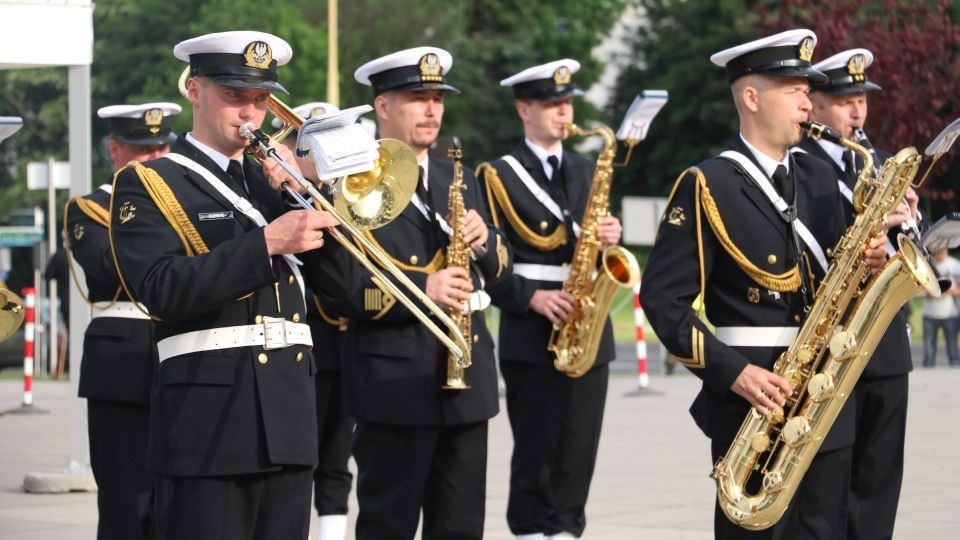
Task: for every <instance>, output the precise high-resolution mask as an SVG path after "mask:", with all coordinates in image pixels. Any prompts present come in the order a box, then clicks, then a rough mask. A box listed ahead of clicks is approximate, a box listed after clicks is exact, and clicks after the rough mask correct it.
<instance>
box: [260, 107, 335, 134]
mask: <svg viewBox="0 0 960 540" xmlns="http://www.w3.org/2000/svg"><path fill="white" fill-rule="evenodd" d="M339 110H340V107H337V106H336V105H333V104H331V103H327V102H326V101H311V102H310V103H304V104H303V105H298V106H296V107H294V108H293V112H295V113H297V115H298V116H299V117H300V118H303V119H304V120H309V119H311V118H316V117H318V116H323V115H325V114H328V113H333V112H338V111H339ZM270 125H271V126H273V129H280V127H282V126H283V121H282V120H280V119H279V118H274V119H273V120H271V121H270Z"/></svg>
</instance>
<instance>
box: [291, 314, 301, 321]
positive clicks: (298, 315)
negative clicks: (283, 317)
mask: <svg viewBox="0 0 960 540" xmlns="http://www.w3.org/2000/svg"><path fill="white" fill-rule="evenodd" d="M290 318H291V319H293V322H300V314H299V313H294V314H293V317H290Z"/></svg>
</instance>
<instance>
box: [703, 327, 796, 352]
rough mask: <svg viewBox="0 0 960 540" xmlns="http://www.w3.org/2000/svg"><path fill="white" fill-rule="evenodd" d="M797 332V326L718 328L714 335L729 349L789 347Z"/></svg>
mask: <svg viewBox="0 0 960 540" xmlns="http://www.w3.org/2000/svg"><path fill="white" fill-rule="evenodd" d="M799 330H800V328H799V327H797V326H718V327H717V328H716V329H715V330H714V335H715V336H717V339H719V340H720V341H722V342H723V343H725V344H727V345H729V346H731V347H789V346H790V344H791V343H793V340H794V339H796V338H797V333H798V332H799Z"/></svg>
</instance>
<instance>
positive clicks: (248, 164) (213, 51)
mask: <svg viewBox="0 0 960 540" xmlns="http://www.w3.org/2000/svg"><path fill="white" fill-rule="evenodd" d="M173 52H174V56H176V57H177V58H178V59H180V60H183V61H187V62H189V64H190V78H189V80H188V81H187V83H186V88H187V92H188V99H189V101H190V104H191V106H192V109H193V128H192V131H191V132H190V133H187V134H185V135H181V136H180V137H179V138H178V139H177V141H176V142H174V144H173V146H172V153H170V154H168V155H167V156H164V157H163V158H159V159H155V160H152V161H148V162H145V163H143V164H132V165H130V166H128V167H127V168H125V169H123V170H122V171H120V173H119V174H118V175H117V177H116V179H115V181H114V195H113V200H112V204H111V214H110V220H111V221H110V223H111V239H112V242H113V245H114V251H115V254H116V258H117V262H118V267H119V270H120V275H121V279H122V280H123V282H124V284H125V286H126V287H127V288H128V290H129V291H130V292H132V293H133V298H134V299H136V300H138V301H140V302H142V303H143V304H144V305H145V306H146V307H147V309H149V311H150V314H151V315H152V316H154V317H156V318H157V322H156V325H155V338H156V340H157V348H158V357H159V361H160V364H159V366H158V368H157V370H158V371H157V387H156V389H155V391H154V394H153V397H152V400H151V408H150V444H149V449H148V456H147V463H148V466H149V468H150V470H152V471H153V472H154V473H155V474H156V504H155V510H156V514H155V515H156V518H155V519H156V521H157V527H156V535H155V536H156V537H158V538H163V539H173V538H176V539H183V538H197V539H201V538H202V539H208V538H250V539H260V538H301V539H305V538H307V536H308V532H309V524H310V491H311V490H310V487H311V483H312V481H313V476H312V473H313V469H314V467H315V466H316V465H317V420H316V399H315V394H316V389H315V384H316V383H315V375H316V362H315V360H314V353H313V352H311V350H310V346H311V344H312V341H311V339H310V329H309V327H308V326H307V325H306V324H304V320H305V317H306V304H305V300H304V293H303V287H304V281H306V285H308V286H309V287H310V288H311V289H313V290H315V291H316V290H323V287H324V286H329V287H331V288H333V287H334V286H340V284H344V286H343V288H342V289H340V290H341V293H337V292H335V291H333V290H331V291H328V293H329V294H331V295H336V294H347V293H349V292H350V286H349V284H350V283H351V281H350V273H349V272H350V269H351V268H352V261H351V260H350V258H349V256H348V255H347V252H346V251H345V250H342V249H339V246H338V245H337V244H336V243H333V242H328V243H326V244H325V243H324V234H323V228H325V227H329V226H334V225H335V224H336V220H335V219H334V218H333V217H332V216H331V215H329V214H327V213H325V212H318V211H313V210H303V209H296V210H293V209H292V208H291V206H289V205H288V204H285V200H284V199H283V198H281V196H280V195H279V193H278V192H277V191H276V190H275V189H273V188H274V187H279V185H280V183H281V182H284V181H288V180H289V176H288V174H287V173H286V172H285V171H284V170H282V169H281V167H280V166H279V165H278V164H277V163H276V161H275V160H273V159H267V160H264V161H263V162H262V165H257V164H255V163H254V162H252V161H249V160H248V161H244V159H243V151H244V148H245V147H246V146H247V140H246V139H245V138H244V137H243V136H242V135H241V134H240V130H239V128H240V127H241V126H242V125H244V124H246V123H250V124H252V127H254V128H259V126H260V124H261V123H262V122H263V119H264V116H265V115H266V110H267V103H268V101H269V96H270V92H271V91H280V92H284V91H285V90H284V88H283V87H282V86H280V84H279V83H278V82H277V66H278V65H283V64H285V63H287V61H289V59H290V57H291V55H292V51H291V49H290V46H289V45H288V44H287V43H286V42H285V41H283V40H282V39H280V38H277V37H276V36H273V35H270V34H266V33H262V32H250V31H236V32H222V33H217V34H208V35H204V36H200V37H197V38H193V39H190V40H187V41H184V42H181V43H180V44H178V45H177V46H176V47H175V48H174V51H173ZM277 151H278V153H279V155H280V156H281V157H283V158H284V159H285V160H286V161H287V162H289V163H292V164H293V165H292V166H294V167H296V164H295V163H294V161H295V160H294V157H293V154H292V153H291V152H290V151H289V149H287V148H285V147H282V146H280V147H278V149H277ZM267 179H269V180H270V182H271V183H270V184H269V185H268V183H267ZM294 253H296V254H298V256H297V257H298V258H299V260H298V258H294V257H293V256H292V254H294ZM299 262H302V263H303V266H300V265H299V264H298V263H299ZM315 353H316V354H325V352H324V351H315Z"/></svg>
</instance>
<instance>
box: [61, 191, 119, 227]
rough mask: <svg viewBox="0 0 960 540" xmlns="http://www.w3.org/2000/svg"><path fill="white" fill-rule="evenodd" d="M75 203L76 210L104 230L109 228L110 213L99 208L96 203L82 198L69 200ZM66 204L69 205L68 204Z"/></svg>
mask: <svg viewBox="0 0 960 540" xmlns="http://www.w3.org/2000/svg"><path fill="white" fill-rule="evenodd" d="M71 200H72V201H73V202H75V203H77V208H79V209H80V211H81V212H83V213H84V214H86V215H87V217H89V218H90V219H92V220H93V221H95V222H97V223H98V224H99V225H100V226H102V227H104V228H106V227H109V226H110V212H109V211H108V210H107V209H106V208H104V207H102V206H100V205H99V204H98V203H96V202H94V201H91V200H89V199H85V198H83V197H74V198H73V199H71ZM67 204H70V203H69V202H68V203H67Z"/></svg>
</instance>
